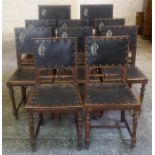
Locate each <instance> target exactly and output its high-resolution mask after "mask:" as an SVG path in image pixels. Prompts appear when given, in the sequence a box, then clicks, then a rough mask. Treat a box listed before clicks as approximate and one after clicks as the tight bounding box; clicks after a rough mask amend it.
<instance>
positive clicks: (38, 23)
mask: <svg viewBox="0 0 155 155" xmlns="http://www.w3.org/2000/svg"><path fill="white" fill-rule="evenodd" d="M25 26H26V27H29V28H33V27H51V28H55V27H56V20H55V19H39V20H37V19H33V20H25Z"/></svg>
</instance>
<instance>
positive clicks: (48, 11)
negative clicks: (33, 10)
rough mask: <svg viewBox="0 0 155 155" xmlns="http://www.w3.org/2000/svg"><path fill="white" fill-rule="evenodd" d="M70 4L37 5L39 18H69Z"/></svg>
mask: <svg viewBox="0 0 155 155" xmlns="http://www.w3.org/2000/svg"><path fill="white" fill-rule="evenodd" d="M70 9H71V7H70V5H39V19H56V20H57V19H70V16H71V10H70Z"/></svg>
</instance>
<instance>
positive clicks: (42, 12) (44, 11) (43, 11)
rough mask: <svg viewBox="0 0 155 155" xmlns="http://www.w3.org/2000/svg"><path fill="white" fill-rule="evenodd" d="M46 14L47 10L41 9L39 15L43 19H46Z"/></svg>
mask: <svg viewBox="0 0 155 155" xmlns="http://www.w3.org/2000/svg"><path fill="white" fill-rule="evenodd" d="M46 13H47V10H46V9H45V8H44V9H42V11H41V15H42V16H43V17H46Z"/></svg>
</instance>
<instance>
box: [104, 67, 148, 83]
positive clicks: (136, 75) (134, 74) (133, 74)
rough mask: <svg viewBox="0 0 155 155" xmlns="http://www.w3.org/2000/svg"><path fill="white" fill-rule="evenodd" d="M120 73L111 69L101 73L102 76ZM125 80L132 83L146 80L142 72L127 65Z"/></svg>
mask: <svg viewBox="0 0 155 155" xmlns="http://www.w3.org/2000/svg"><path fill="white" fill-rule="evenodd" d="M119 72H120V71H119V70H118V69H117V68H112V69H108V70H104V71H102V73H104V74H110V73H113V74H117V73H119ZM127 80H128V81H132V80H147V77H146V75H145V74H144V73H142V71H141V70H140V69H139V68H138V67H136V66H135V65H129V66H128V73H127Z"/></svg>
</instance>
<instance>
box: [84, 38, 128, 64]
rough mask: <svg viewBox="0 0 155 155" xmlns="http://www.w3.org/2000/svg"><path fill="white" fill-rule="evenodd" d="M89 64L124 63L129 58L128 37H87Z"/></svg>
mask: <svg viewBox="0 0 155 155" xmlns="http://www.w3.org/2000/svg"><path fill="white" fill-rule="evenodd" d="M86 47H87V49H86V52H87V57H86V61H87V63H88V64H89V65H96V66H98V65H103V66H104V65H113V64H115V65H119V64H121V65H124V64H127V60H128V37H108V38H107V37H97V38H95V37H94V38H93V37H87V38H86Z"/></svg>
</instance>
